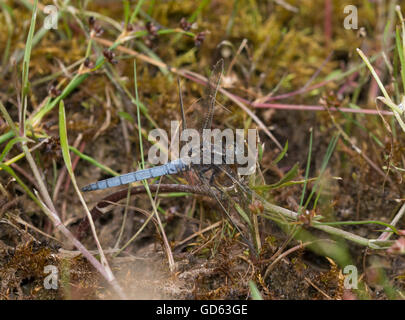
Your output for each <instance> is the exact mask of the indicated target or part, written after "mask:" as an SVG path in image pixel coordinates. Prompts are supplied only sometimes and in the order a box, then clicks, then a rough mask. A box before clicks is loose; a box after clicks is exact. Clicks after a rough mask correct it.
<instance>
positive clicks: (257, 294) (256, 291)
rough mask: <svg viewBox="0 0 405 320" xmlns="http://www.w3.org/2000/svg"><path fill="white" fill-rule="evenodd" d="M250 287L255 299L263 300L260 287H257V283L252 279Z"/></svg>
mask: <svg viewBox="0 0 405 320" xmlns="http://www.w3.org/2000/svg"><path fill="white" fill-rule="evenodd" d="M249 288H250V293H251V295H252V299H253V300H263V297H262V295H261V294H260V291H259V289H257V286H256V284H255V283H254V282H253V281H252V280H250V281H249Z"/></svg>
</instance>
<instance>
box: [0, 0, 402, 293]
mask: <svg viewBox="0 0 405 320" xmlns="http://www.w3.org/2000/svg"><path fill="white" fill-rule="evenodd" d="M46 5H54V6H56V7H55V8H56V11H55V12H56V15H57V17H58V20H57V28H56V29H51V30H48V29H46V28H45V27H44V26H46V23H47V22H52V20H49V19H51V16H52V12H51V13H49V12H48V13H46V12H44V8H45V6H46ZM349 5H351V7H347V6H349ZM404 5H405V3H404V2H403V1H394V0H390V1H389V0H387V1H382V0H376V1H365V0H351V1H332V0H322V1H321V0H315V1H314V0H311V1H309V0H301V1H298V0H297V1H295V0H271V1H270V0H269V1H259V0H249V1H241V0H222V1H220V0H201V1H192V0H182V1H173V0H150V1H142V0H139V1H129V0H123V1H112V0H93V1H90V0H88V1H86V0H85V1H77V0H76V1H75V0H57V1H39V2H37V1H34V0H3V1H1V2H0V59H1V60H0V74H1V76H0V109H1V112H2V113H1V117H0V169H1V170H0V204H1V205H0V279H1V282H0V298H1V299H105V298H132V299H150V298H169V299H404V289H405V260H404V256H403V254H404V253H405V237H404V236H405V231H404V229H405V223H404V219H403V215H404V212H405V205H404V200H405V196H404V191H405V190H404V182H403V179H404V172H405V157H404V150H405V148H404V142H405V139H404V138H405V125H404V123H403V121H404V120H403V119H404V116H403V109H404V108H403V107H402V108H401V106H403V105H405V104H402V105H400V102H401V101H402V99H403V96H404V92H405V58H404V56H405V51H404V49H405V45H404V44H405V27H404V20H403V17H402V13H401V6H402V10H403V9H404ZM345 8H346V10H348V11H345ZM356 17H357V19H358V20H357V24H358V25H357V28H356V26H355V21H354V20H353V19H355V18H356ZM345 22H346V23H349V24H351V25H352V27H351V28H350V26H349V28H348V26H347V25H346V27H345ZM220 58H223V59H224V62H225V69H224V74H223V77H222V82H221V90H220V92H219V93H218V96H217V100H218V105H219V107H218V108H217V111H216V113H215V118H214V119H215V120H214V126H215V127H217V128H225V127H230V128H244V129H245V130H247V129H249V128H257V129H258V131H259V134H260V141H259V146H260V150H259V168H258V171H257V173H256V174H255V175H254V176H252V177H250V179H249V181H246V183H248V184H249V187H250V188H251V189H252V190H253V191H254V195H253V196H250V197H249V203H245V205H244V206H242V204H240V203H238V201H235V200H231V201H229V203H228V207H227V209H228V210H229V213H230V214H232V216H233V217H234V219H236V220H237V221H238V224H239V225H240V226H241V228H242V229H243V232H244V233H245V236H246V237H248V238H249V239H250V240H251V241H252V243H254V246H255V248H256V251H257V254H255V252H253V250H251V248H249V247H248V246H246V243H245V242H244V241H243V239H242V235H241V234H240V233H239V232H237V230H236V229H235V227H234V226H233V225H232V224H231V223H230V222H229V219H226V218H225V217H226V216H225V215H224V214H223V212H222V213H221V208H220V207H219V206H218V204H217V202H216V201H215V199H213V198H212V197H210V194H207V193H204V192H202V191H201V190H199V189H198V188H197V187H195V186H192V185H188V184H187V182H186V180H185V178H184V177H183V176H181V175H179V176H172V177H164V178H163V179H162V180H160V179H155V180H150V181H148V183H146V182H143V183H138V184H137V185H135V186H132V187H130V188H129V189H124V190H121V191H118V190H114V189H108V190H103V191H97V192H93V193H86V194H82V193H81V192H80V187H82V186H84V185H87V184H89V183H91V182H95V181H97V180H100V179H103V178H107V177H110V176H111V175H117V174H120V173H126V172H130V171H134V170H137V169H139V168H141V167H143V166H146V167H148V166H149V165H148V163H147V162H145V161H144V160H145V159H144V158H145V157H146V155H147V152H148V149H149V148H150V146H151V145H152V142H150V141H148V140H147V137H148V132H149V131H150V130H152V129H154V128H162V129H169V128H170V121H171V120H179V119H180V113H179V103H180V102H179V94H178V83H177V81H176V80H177V78H179V79H180V81H181V86H182V92H183V100H184V105H185V106H187V107H188V106H192V105H193V103H195V102H196V101H197V100H198V99H199V98H200V97H201V96H203V95H204V90H205V89H204V87H205V77H206V76H208V75H209V71H210V70H211V68H212V66H213V65H214V64H215V63H216V61H218V60H219V59H220ZM146 160H147V159H146ZM231 199H234V198H231ZM90 217H91V219H89V218H90ZM48 265H52V266H56V267H57V270H58V278H57V289H56V290H52V289H51V290H49V289H46V288H45V286H44V281H46V277H47V275H48V274H47V273H46V272H44V268H45V266H48ZM347 266H354V267H355V269H350V268H349V269H347ZM345 268H346V269H345ZM348 270H349V271H350V270H351V271H350V272H349V277H347V273H348ZM353 270H354V271H353ZM353 272H355V273H353ZM356 275H357V277H355V276H356ZM345 276H346V278H345ZM345 279H346V280H345Z"/></svg>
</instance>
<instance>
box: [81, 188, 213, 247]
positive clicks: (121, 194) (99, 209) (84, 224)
mask: <svg viewBox="0 0 405 320" xmlns="http://www.w3.org/2000/svg"><path fill="white" fill-rule="evenodd" d="M149 189H150V191H151V192H156V191H157V190H158V189H159V192H160V193H167V192H188V193H193V194H200V195H205V196H210V193H209V192H208V191H207V190H204V189H202V188H199V187H196V186H190V185H183V184H160V185H159V184H151V185H149ZM146 192H147V191H146V188H145V187H144V186H136V187H132V188H131V192H130V194H131V195H135V194H143V193H146ZM127 194H128V188H126V189H123V190H120V191H117V192H115V193H113V194H110V195H108V196H107V197H105V198H104V199H102V200H101V201H99V202H98V203H97V205H95V206H94V207H93V209H91V210H90V214H91V216H92V217H93V220H94V221H95V220H97V219H98V218H100V217H101V216H102V214H103V212H104V210H105V209H106V208H107V207H108V206H110V205H111V203H116V202H118V201H120V200H122V199H125V198H126V197H127ZM88 228H89V221H88V219H87V218H86V217H85V218H83V220H82V221H81V222H80V224H79V226H78V229H77V237H78V238H79V239H81V238H82V237H83V236H84V235H85V234H86V232H87V230H88Z"/></svg>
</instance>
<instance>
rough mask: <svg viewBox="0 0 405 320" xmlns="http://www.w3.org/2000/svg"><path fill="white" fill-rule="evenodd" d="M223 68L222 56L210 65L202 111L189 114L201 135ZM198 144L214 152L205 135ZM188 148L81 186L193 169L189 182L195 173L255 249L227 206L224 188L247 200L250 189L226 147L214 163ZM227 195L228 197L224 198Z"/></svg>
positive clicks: (94, 187) (102, 185) (209, 120)
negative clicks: (183, 154) (177, 155)
mask: <svg viewBox="0 0 405 320" xmlns="http://www.w3.org/2000/svg"><path fill="white" fill-rule="evenodd" d="M223 69H224V62H223V59H220V60H219V61H218V62H217V63H216V64H215V65H214V67H213V69H212V72H211V75H210V77H209V79H208V83H207V85H206V91H205V94H204V96H203V97H202V99H201V103H200V105H201V110H202V111H201V110H198V112H194V118H195V119H193V118H192V117H190V119H189V120H194V122H193V121H192V122H193V124H192V126H193V127H195V128H193V129H196V130H198V132H199V134H200V136H204V135H203V131H204V129H211V126H212V122H213V116H214V110H215V105H216V96H217V93H218V90H219V88H220V83H221V77H222V73H223ZM178 85H179V95H180V111H181V118H182V130H183V131H184V130H185V129H187V128H188V126H187V121H186V116H185V111H184V107H183V99H182V94H181V87H180V82H178ZM197 118H198V120H197ZM207 145H208V146H209V147H210V150H206V148H207ZM232 147H234V146H232ZM198 148H200V152H199V153H198V152H197V153H196V154H199V155H201V154H203V155H204V156H205V155H206V154H211V158H213V157H214V156H215V151H212V148H211V145H210V144H207V141H206V140H204V139H203V141H202V142H201V144H200V146H198ZM214 149H215V148H214ZM216 150H217V151H216V152H217V153H218V149H216ZM234 150H236V149H234ZM189 151H190V152H188V158H187V159H185V158H181V157H180V158H178V159H175V160H172V161H170V162H168V163H166V164H163V165H159V166H155V167H151V168H147V169H142V170H137V171H134V172H130V173H126V174H123V175H119V176H116V177H112V178H108V179H104V180H100V181H97V182H95V183H91V184H89V185H87V186H85V187H83V188H82V191H94V190H103V189H107V188H112V187H117V186H121V185H125V184H130V183H133V182H137V181H142V180H146V179H151V178H156V177H161V176H166V175H175V174H180V173H185V172H188V173H190V172H193V173H194V174H193V175H187V180H188V182H190V183H191V184H195V183H196V181H195V177H197V180H198V182H197V183H198V185H199V186H201V187H202V188H204V189H205V190H206V191H207V194H208V195H210V196H211V197H212V198H214V199H215V200H216V202H217V203H218V204H219V206H220V207H221V209H222V211H223V212H225V213H226V215H227V217H228V219H229V220H230V222H231V223H232V225H233V226H234V227H235V229H236V230H237V231H238V232H239V233H240V235H241V236H242V238H243V239H244V240H245V242H246V243H247V244H248V246H249V247H250V248H251V249H252V250H253V251H254V252H255V249H254V247H253V246H252V244H251V242H250V241H249V240H247V239H246V237H245V236H244V235H243V233H242V231H241V229H240V227H239V226H238V225H240V223H239V224H238V223H236V222H235V219H234V218H233V217H231V214H230V212H229V209H228V208H227V207H229V199H232V196H230V195H229V194H228V191H227V190H230V189H234V190H236V193H239V194H238V195H237V197H238V201H239V203H242V202H245V203H247V202H249V195H251V193H252V191H251V190H250V189H249V188H248V187H247V186H246V184H245V183H244V181H242V180H241V178H240V177H239V176H238V175H237V173H236V172H235V171H236V170H235V168H232V167H231V165H228V164H226V163H225V162H226V161H225V157H224V155H225V153H226V150H225V149H222V155H219V156H220V157H221V156H222V158H223V160H224V161H223V163H215V162H214V163H213V161H208V162H211V163H209V164H206V162H205V161H190V157H189V154H190V153H193V150H189ZM211 160H212V159H211ZM209 173H211V176H209ZM207 175H208V177H207ZM193 176H194V177H193ZM218 176H222V180H220V179H217V177H218ZM224 178H225V179H226V180H227V182H224ZM219 180H220V181H219ZM233 198H235V197H233ZM226 199H228V201H226ZM232 201H233V200H232ZM227 203H228V205H227ZM245 207H247V206H245Z"/></svg>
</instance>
